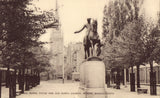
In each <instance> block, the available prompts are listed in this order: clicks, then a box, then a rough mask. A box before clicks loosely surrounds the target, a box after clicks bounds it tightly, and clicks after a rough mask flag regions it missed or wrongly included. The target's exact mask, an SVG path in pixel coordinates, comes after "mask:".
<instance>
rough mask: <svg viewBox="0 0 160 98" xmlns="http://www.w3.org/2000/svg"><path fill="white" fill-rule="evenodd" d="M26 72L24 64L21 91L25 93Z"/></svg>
mask: <svg viewBox="0 0 160 98" xmlns="http://www.w3.org/2000/svg"><path fill="white" fill-rule="evenodd" d="M24 73H25V68H24V66H23V68H22V77H21V78H22V81H21V82H22V90H21V93H24V81H25V76H24Z"/></svg>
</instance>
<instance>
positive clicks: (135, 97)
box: [106, 86, 160, 98]
mask: <svg viewBox="0 0 160 98" xmlns="http://www.w3.org/2000/svg"><path fill="white" fill-rule="evenodd" d="M148 90H149V89H148ZM106 91H107V93H109V94H108V98H160V95H157V96H151V95H150V93H147V94H138V93H137V92H130V86H127V87H124V86H121V89H114V88H107V87H106Z"/></svg>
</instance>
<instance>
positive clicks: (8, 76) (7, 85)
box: [6, 65, 10, 88]
mask: <svg viewBox="0 0 160 98" xmlns="http://www.w3.org/2000/svg"><path fill="white" fill-rule="evenodd" d="M9 78H10V67H9V65H8V68H7V71H6V88H8V87H9Z"/></svg>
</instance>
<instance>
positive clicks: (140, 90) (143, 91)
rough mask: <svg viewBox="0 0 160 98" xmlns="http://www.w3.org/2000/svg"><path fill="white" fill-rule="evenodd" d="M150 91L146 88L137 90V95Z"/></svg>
mask: <svg viewBox="0 0 160 98" xmlns="http://www.w3.org/2000/svg"><path fill="white" fill-rule="evenodd" d="M147 91H148V89H146V88H137V93H139V94H147Z"/></svg>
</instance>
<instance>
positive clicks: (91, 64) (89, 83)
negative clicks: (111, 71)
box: [80, 57, 107, 98]
mask: <svg viewBox="0 0 160 98" xmlns="http://www.w3.org/2000/svg"><path fill="white" fill-rule="evenodd" d="M80 91H81V92H82V93H83V95H84V96H83V97H82V96H81V97H80V98H107V97H106V91H105V65H104V63H103V61H102V60H101V59H100V58H98V57H91V58H88V59H87V60H86V61H85V62H83V63H82V64H81V66H80Z"/></svg>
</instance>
